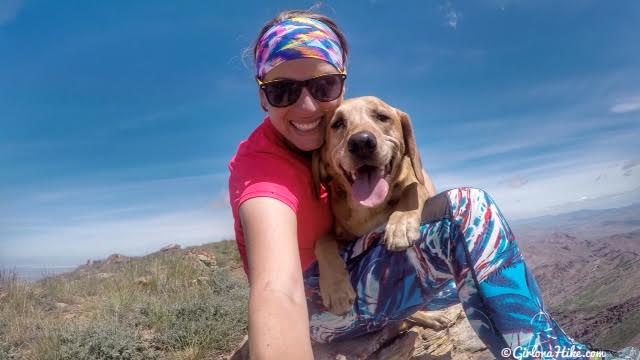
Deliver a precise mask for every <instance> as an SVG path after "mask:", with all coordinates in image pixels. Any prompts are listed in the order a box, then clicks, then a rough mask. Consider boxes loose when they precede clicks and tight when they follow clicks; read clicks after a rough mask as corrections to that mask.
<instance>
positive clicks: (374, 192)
mask: <svg viewBox="0 0 640 360" xmlns="http://www.w3.org/2000/svg"><path fill="white" fill-rule="evenodd" d="M405 157H407V158H408V159H409V160H410V161H411V169H410V170H411V172H412V173H413V174H411V175H412V176H415V179H417V180H418V181H419V182H420V183H421V184H424V178H423V175H422V164H421V162H420V156H419V153H418V149H417V147H416V141H415V138H414V135H413V129H412V127H411V120H410V118H409V116H408V115H407V114H405V113H404V112H402V111H400V110H398V109H396V108H393V107H391V106H389V105H388V104H386V103H385V102H383V101H382V100H380V99H378V98H376V97H372V96H365V97H360V98H354V99H349V100H345V101H344V102H343V103H342V105H340V106H339V107H338V108H337V109H336V111H335V113H334V115H333V117H332V118H331V120H330V121H329V123H328V125H327V128H326V137H325V143H324V145H323V147H322V148H321V149H320V150H318V151H316V152H315V153H314V156H313V175H314V181H315V185H316V188H317V189H318V188H319V186H320V184H321V183H328V182H330V181H336V182H338V186H339V187H341V188H343V189H344V190H345V191H346V192H347V193H349V194H350V196H351V197H352V198H353V199H354V200H356V202H357V203H360V204H361V205H363V206H367V207H374V206H378V205H380V204H382V203H384V202H385V201H387V200H388V197H389V194H390V184H394V183H395V182H396V180H397V179H398V177H399V176H406V174H404V172H403V171H402V167H403V164H406V162H405Z"/></svg>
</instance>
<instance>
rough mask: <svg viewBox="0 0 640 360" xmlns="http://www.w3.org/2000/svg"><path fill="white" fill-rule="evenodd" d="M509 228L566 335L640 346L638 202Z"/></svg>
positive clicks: (598, 342)
mask: <svg viewBox="0 0 640 360" xmlns="http://www.w3.org/2000/svg"><path fill="white" fill-rule="evenodd" d="M510 226H511V228H512V230H513V232H514V234H515V235H516V238H517V239H518V242H519V244H520V246H521V248H522V250H523V253H524V256H525V259H526V261H527V264H528V266H529V268H530V269H531V270H532V271H533V272H534V274H535V276H536V279H537V280H538V283H539V285H540V288H541V290H542V292H543V297H544V300H545V304H546V306H547V307H548V309H549V310H550V312H551V314H552V315H553V316H554V318H556V319H557V320H558V322H559V323H560V324H561V326H562V328H563V329H565V331H567V333H568V334H570V335H571V336H572V337H574V338H576V339H577V340H579V341H583V342H591V343H594V344H596V345H598V346H603V347H611V348H620V347H623V346H625V345H629V346H639V345H640V285H639V284H640V204H634V205H630V206H625V207H621V208H615V209H606V210H580V211H575V212H571V213H565V214H561V215H555V216H543V217H538V218H534V219H527V220H520V221H512V222H510Z"/></svg>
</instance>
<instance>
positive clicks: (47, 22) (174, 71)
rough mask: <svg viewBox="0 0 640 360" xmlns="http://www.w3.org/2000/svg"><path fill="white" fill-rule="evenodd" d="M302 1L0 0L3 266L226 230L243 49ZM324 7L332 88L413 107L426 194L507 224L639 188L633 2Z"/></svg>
mask: <svg viewBox="0 0 640 360" xmlns="http://www.w3.org/2000/svg"><path fill="white" fill-rule="evenodd" d="M314 4H315V2H310V1H298V2H293V1H269V2H265V1H243V0H238V1H233V2H223V1H220V2H215V1H165V0H156V1H153V2H151V1H147V2H142V1H137V2H131V1H108V2H105V1H35V0H33V1H31V0H0V265H5V266H6V265H12V264H18V263H24V262H34V261H35V262H38V261H40V262H44V261H46V262H47V263H48V264H61V265H67V264H77V263H80V262H84V261H86V259H88V258H92V259H98V258H104V257H106V256H108V255H109V254H111V253H122V254H125V255H142V254H146V253H149V252H152V251H155V250H157V249H159V248H160V247H162V246H164V245H167V244H170V243H178V244H181V245H183V246H188V245H198V244H203V243H208V242H212V241H217V240H221V239H232V238H233V220H232V216H231V209H230V207H229V201H228V192H227V179H228V175H229V173H228V168H227V165H228V162H229V160H230V159H231V158H232V156H233V155H234V153H235V151H236V149H237V146H238V144H239V143H240V142H241V141H242V140H243V139H245V138H247V137H248V136H249V135H250V133H251V132H252V131H253V129H255V127H256V126H257V125H258V124H260V123H261V121H262V119H263V117H264V113H263V112H262V110H261V109H260V106H259V102H258V89H257V86H256V84H255V82H254V80H253V78H254V68H253V66H252V62H251V61H252V59H251V56H250V55H249V52H248V49H249V48H250V47H251V46H252V44H253V42H254V41H255V36H257V34H258V32H259V30H260V28H261V27H262V25H263V24H264V23H266V22H267V21H268V20H270V19H271V18H272V17H273V16H275V15H276V14H277V13H278V12H280V11H283V10H287V9H308V8H310V7H311V6H313V5H314ZM319 9H320V11H321V12H323V13H325V14H327V15H329V16H330V17H331V18H333V19H334V20H335V21H336V22H337V23H338V24H339V26H340V27H341V28H342V29H343V31H344V33H345V35H346V36H347V39H348V41H349V47H350V59H349V62H348V73H349V78H348V80H347V92H346V96H347V97H356V96H363V95H375V96H378V97H380V98H382V99H383V100H384V101H386V102H387V103H389V104H391V105H392V106H395V107H397V108H400V109H402V110H403V111H405V112H407V113H408V114H409V115H410V116H411V118H412V121H413V125H414V130H415V133H416V138H417V142H418V145H419V148H420V152H421V154H422V159H423V163H424V166H425V167H426V169H427V171H428V172H429V173H430V175H431V177H432V179H433V181H434V183H435V185H436V188H437V190H438V191H444V190H447V189H450V188H453V187H459V186H473V187H479V188H482V189H485V190H486V191H488V192H489V193H490V194H491V196H492V197H493V198H494V199H495V200H496V202H497V204H498V206H499V208H500V209H501V210H502V212H503V213H504V214H505V216H506V218H507V220H514V221H515V220H518V219H524V218H529V217H535V216H542V215H548V214H554V213H561V212H567V211H572V210H578V209H585V208H611V207H618V206H624V205H629V204H631V203H636V202H640V141H638V137H639V136H640V46H639V45H638V44H639V42H638V39H640V26H638V24H640V2H637V1H632V0H626V1H625V0H621V1H615V2H606V1H591V0H580V1H577V0H576V1H562V2H559V1H541V0H535V1H534V0H521V1H509V0H486V1H474V2H470V1H464V2H463V1H454V0H445V1H439V0H438V1H436V0H434V1H383V0H376V1H328V2H325V3H323V4H321V6H320V8H319ZM45 259H46V260H45Z"/></svg>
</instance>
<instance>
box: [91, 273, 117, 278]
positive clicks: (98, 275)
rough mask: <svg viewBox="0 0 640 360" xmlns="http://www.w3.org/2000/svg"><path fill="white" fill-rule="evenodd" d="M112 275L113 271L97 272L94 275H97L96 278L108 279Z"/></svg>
mask: <svg viewBox="0 0 640 360" xmlns="http://www.w3.org/2000/svg"><path fill="white" fill-rule="evenodd" d="M114 275H115V274H114V273H97V274H96V275H95V277H97V278H98V279H108V278H110V277H112V276H114Z"/></svg>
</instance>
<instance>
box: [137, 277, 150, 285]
mask: <svg viewBox="0 0 640 360" xmlns="http://www.w3.org/2000/svg"><path fill="white" fill-rule="evenodd" d="M151 280H153V278H152V277H151V276H149V275H148V276H141V277H139V278H136V280H135V282H136V284H138V285H142V286H148V285H149V284H151Z"/></svg>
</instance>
